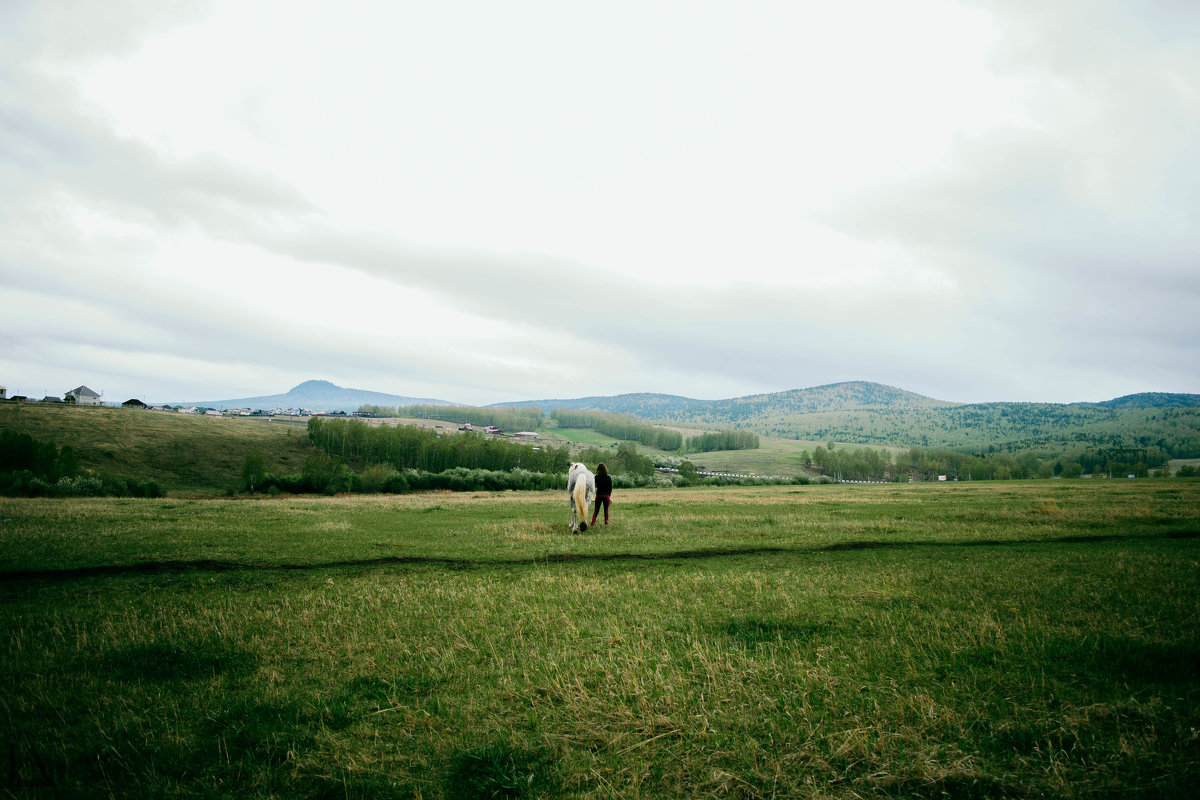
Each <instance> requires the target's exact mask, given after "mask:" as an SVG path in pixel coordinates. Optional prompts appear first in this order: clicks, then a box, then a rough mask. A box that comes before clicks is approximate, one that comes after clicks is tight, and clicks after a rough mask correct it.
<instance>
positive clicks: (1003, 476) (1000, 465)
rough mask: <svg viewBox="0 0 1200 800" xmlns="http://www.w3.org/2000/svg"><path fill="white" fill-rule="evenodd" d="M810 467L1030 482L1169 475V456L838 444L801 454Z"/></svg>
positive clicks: (861, 474) (839, 476) (870, 474)
mask: <svg viewBox="0 0 1200 800" xmlns="http://www.w3.org/2000/svg"><path fill="white" fill-rule="evenodd" d="M801 460H802V462H803V463H804V465H805V466H806V467H808V468H810V469H814V470H816V471H817V472H819V473H821V474H823V475H827V476H829V477H831V478H833V479H835V480H851V481H907V480H910V479H913V480H937V479H938V478H939V477H940V476H942V475H945V476H946V478H947V479H948V480H1010V479H1016V480H1021V479H1029V478H1078V477H1081V476H1082V475H1094V476H1103V477H1110V478H1115V477H1124V476H1127V475H1134V476H1136V477H1139V478H1141V477H1148V476H1149V475H1151V474H1152V473H1157V474H1165V470H1166V465H1167V462H1168V461H1169V460H1170V458H1169V455H1168V454H1167V453H1165V452H1164V451H1163V450H1161V449H1159V448H1107V449H1102V450H1095V451H1076V452H1072V453H1062V454H1058V455H1051V456H1041V455H1039V454H1038V453H1036V452H1034V451H1032V450H1027V451H1025V452H1022V453H1008V452H1000V451H994V450H993V451H990V452H977V453H964V452H961V451H956V450H948V449H938V448H920V447H913V448H910V449H908V450H902V451H900V452H898V453H895V454H894V455H893V454H892V453H891V452H889V451H887V450H873V449H871V448H866V447H864V448H853V449H852V448H841V449H835V447H834V446H833V444H832V443H831V444H829V445H826V446H825V447H818V448H815V449H814V450H812V451H811V452H810V451H807V450H806V451H804V452H802V453H801Z"/></svg>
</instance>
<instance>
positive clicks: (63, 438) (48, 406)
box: [0, 402, 311, 494]
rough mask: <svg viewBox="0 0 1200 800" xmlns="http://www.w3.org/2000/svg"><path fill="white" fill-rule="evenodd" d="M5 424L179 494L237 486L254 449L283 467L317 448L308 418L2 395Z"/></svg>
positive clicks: (102, 469) (99, 470) (296, 468)
mask: <svg viewBox="0 0 1200 800" xmlns="http://www.w3.org/2000/svg"><path fill="white" fill-rule="evenodd" d="M0 430H11V431H15V432H17V433H26V434H29V435H30V436H32V437H33V438H34V439H37V440H38V441H42V442H53V443H54V444H56V445H58V446H59V447H62V446H64V445H70V446H71V448H72V449H73V450H74V451H75V454H76V456H77V457H78V459H79V465H80V467H81V468H82V469H84V470H85V471H88V472H91V473H93V474H96V475H109V476H112V477H116V478H132V479H137V480H145V479H151V478H152V479H154V480H156V481H158V482H159V483H161V484H162V485H163V486H164V487H165V488H166V489H167V491H168V493H172V494H174V493H185V494H188V493H197V494H219V493H221V492H224V491H225V490H227V489H229V488H231V487H236V486H237V485H238V483H239V481H240V477H241V469H242V462H243V460H244V459H245V457H246V453H248V452H250V451H252V450H254V451H258V452H260V453H262V454H263V456H264V458H265V460H266V464H267V468H268V469H269V470H270V471H272V472H277V473H294V472H300V470H301V469H302V468H303V465H304V458H305V456H306V455H307V454H308V453H309V452H311V450H310V448H309V444H308V437H307V435H306V432H305V428H304V426H302V425H294V424H288V423H286V422H282V421H276V422H272V421H270V420H269V419H258V418H233V417H206V416H200V415H195V414H175V413H170V412H160V411H144V410H140V409H127V408H108V407H98V406H74V405H63V404H55V403H14V402H0Z"/></svg>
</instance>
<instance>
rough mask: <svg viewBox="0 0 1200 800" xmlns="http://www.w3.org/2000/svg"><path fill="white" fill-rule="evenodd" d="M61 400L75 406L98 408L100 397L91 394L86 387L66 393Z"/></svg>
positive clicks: (94, 393) (93, 393)
mask: <svg viewBox="0 0 1200 800" xmlns="http://www.w3.org/2000/svg"><path fill="white" fill-rule="evenodd" d="M63 399H64V400H66V401H67V402H68V403H74V404H75V405H77V406H98V405H100V395H99V394H97V393H96V392H93V391H92V390H91V389H89V388H88V387H86V386H80V387H78V388H76V389H72V390H71V391H69V392H67V393H66V394H65V395H64V396H63Z"/></svg>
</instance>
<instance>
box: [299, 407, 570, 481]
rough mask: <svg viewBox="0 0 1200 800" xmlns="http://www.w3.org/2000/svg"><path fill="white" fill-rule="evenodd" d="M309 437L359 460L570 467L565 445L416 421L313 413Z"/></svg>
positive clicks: (429, 465) (434, 468)
mask: <svg viewBox="0 0 1200 800" xmlns="http://www.w3.org/2000/svg"><path fill="white" fill-rule="evenodd" d="M308 438H309V441H311V442H312V443H313V444H314V445H316V446H317V447H320V448H321V449H322V450H324V451H325V452H326V453H328V454H329V455H330V456H333V457H335V458H338V459H341V460H342V461H345V462H350V463H354V464H359V465H367V464H388V465H391V466H393V467H395V468H396V469H417V470H424V471H427V472H444V471H445V470H448V469H451V468H454V467H465V468H467V469H488V470H511V469H527V470H531V471H534V472H563V473H565V472H566V469H567V464H568V463H569V462H570V453H569V451H568V449H567V448H566V447H562V448H554V447H536V448H535V447H528V446H526V445H523V444H517V443H514V442H508V441H505V440H504V439H497V438H495V437H492V436H484V435H476V434H470V433H463V434H451V433H443V432H439V431H436V430H431V429H429V428H420V427H417V426H414V425H367V424H366V423H365V422H363V421H361V420H356V419H350V420H342V419H329V418H322V417H313V418H311V419H310V420H309V421H308Z"/></svg>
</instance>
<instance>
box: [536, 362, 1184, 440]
mask: <svg viewBox="0 0 1200 800" xmlns="http://www.w3.org/2000/svg"><path fill="white" fill-rule="evenodd" d="M542 402H544V403H554V404H557V405H556V406H555V407H561V408H566V407H571V408H595V409H597V410H602V411H608V412H613V413H623V414H632V415H635V416H639V417H642V418H644V419H647V420H652V421H656V422H665V423H671V424H676V425H688V426H697V427H707V428H714V429H721V428H736V429H741V430H746V431H752V432H754V433H758V434H761V435H765V436H773V437H779V438H787V439H800V440H805V441H837V442H845V443H853V444H864V445H876V446H879V445H888V446H893V447H936V448H951V449H958V450H964V451H985V450H992V451H996V450H999V451H1005V452H1020V451H1024V450H1038V451H1045V452H1050V451H1055V452H1058V451H1063V450H1071V449H1076V448H1077V449H1080V450H1085V449H1086V450H1093V451H1097V450H1135V449H1148V448H1157V449H1159V450H1161V451H1162V452H1163V453H1164V454H1166V455H1167V456H1169V457H1171V458H1198V457H1200V395H1194V394H1167V393H1145V394H1136V395H1128V396H1126V397H1120V398H1116V399H1114V400H1110V401H1106V402H1103V403H1072V404H1066V405H1064V404H1057V403H974V404H956V403H949V402H946V401H942V400H935V399H933V398H929V397H923V396H921V395H918V394H914V393H912V392H907V391H904V390H902V389H897V388H894V387H891V386H883V385H881V384H877V383H869V382H865V381H855V382H850V383H838V384H831V385H828V386H818V387H813V388H810V389H796V390H792V391H788V392H778V393H775V394H763V395H750V396H747V397H739V398H733V399H729V400H712V401H705V400H691V399H688V398H683V397H676V396H673V395H650V394H641V395H617V396H615V397H607V398H581V399H579V400H576V401H560V400H553V401H549V400H548V401H542Z"/></svg>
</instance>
